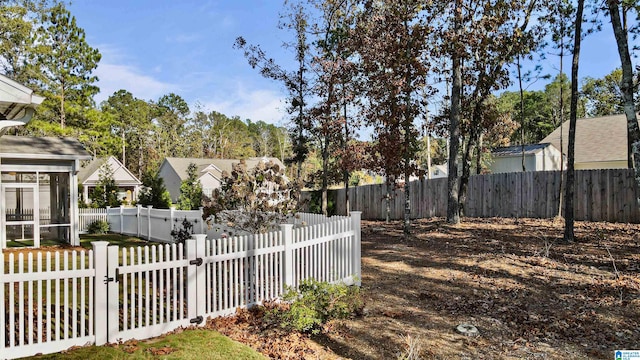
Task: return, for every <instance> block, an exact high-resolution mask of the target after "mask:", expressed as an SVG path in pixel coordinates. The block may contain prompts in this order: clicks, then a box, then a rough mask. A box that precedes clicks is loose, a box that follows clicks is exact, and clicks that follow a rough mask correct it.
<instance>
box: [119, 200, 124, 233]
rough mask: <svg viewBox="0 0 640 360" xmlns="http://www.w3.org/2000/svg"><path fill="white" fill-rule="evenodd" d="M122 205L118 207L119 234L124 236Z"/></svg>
mask: <svg viewBox="0 0 640 360" xmlns="http://www.w3.org/2000/svg"><path fill="white" fill-rule="evenodd" d="M123 213H124V205H120V234H124V221H123V220H124V214H123Z"/></svg>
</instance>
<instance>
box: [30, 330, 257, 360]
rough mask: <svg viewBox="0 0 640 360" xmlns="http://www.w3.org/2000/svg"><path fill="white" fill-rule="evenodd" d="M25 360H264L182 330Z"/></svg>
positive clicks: (207, 333) (212, 334) (207, 334)
mask: <svg viewBox="0 0 640 360" xmlns="http://www.w3.org/2000/svg"><path fill="white" fill-rule="evenodd" d="M26 359H78V360H92V359H95V360H99V359H186V360H190V359H193V360H196V359H210V360H218V359H219V360H223V359H249V360H251V359H265V357H264V356H262V355H261V354H259V353H258V352H256V351H254V350H253V349H251V348H249V347H247V346H245V345H242V344H240V343H238V342H235V341H233V340H231V339H229V338H228V337H226V336H224V335H221V334H220V333H218V332H216V331H213V330H185V331H183V332H181V333H179V334H169V335H165V336H161V337H158V338H154V339H148V340H143V341H136V342H133V343H132V342H128V343H124V344H119V345H116V346H88V347H83V348H77V349H73V350H71V351H67V352H64V353H57V354H49V355H39V356H33V357H29V358H26Z"/></svg>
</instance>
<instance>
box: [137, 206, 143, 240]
mask: <svg viewBox="0 0 640 360" xmlns="http://www.w3.org/2000/svg"><path fill="white" fill-rule="evenodd" d="M136 208H137V210H138V211H137V213H136V219H137V220H138V235H137V236H138V237H140V227H141V226H142V219H140V210H142V205H138V206H136Z"/></svg>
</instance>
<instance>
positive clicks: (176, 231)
mask: <svg viewBox="0 0 640 360" xmlns="http://www.w3.org/2000/svg"><path fill="white" fill-rule="evenodd" d="M192 234H193V224H192V223H191V222H190V221H189V220H187V218H186V217H185V218H184V219H183V220H182V223H181V227H180V228H177V227H175V226H174V227H173V229H172V230H171V237H172V238H173V240H174V241H175V242H176V243H178V244H184V242H185V241H187V240H189V239H191V235H192Z"/></svg>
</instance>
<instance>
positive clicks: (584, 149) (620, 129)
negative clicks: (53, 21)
mask: <svg viewBox="0 0 640 360" xmlns="http://www.w3.org/2000/svg"><path fill="white" fill-rule="evenodd" d="M562 127H563V133H562V138H563V140H562V142H563V143H562V153H563V154H566V153H567V146H568V143H569V121H565V122H564V124H563V125H562ZM541 143H551V144H553V146H555V147H556V148H558V149H560V128H557V129H555V130H554V131H553V132H552V133H551V134H549V136H547V137H546V138H544V139H543V140H542V141H541ZM575 155H576V159H575V161H576V163H585V162H595V161H621V160H626V159H627V118H626V116H625V115H624V114H622V115H611V116H602V117H597V118H587V119H578V121H577V123H576V148H575Z"/></svg>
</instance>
